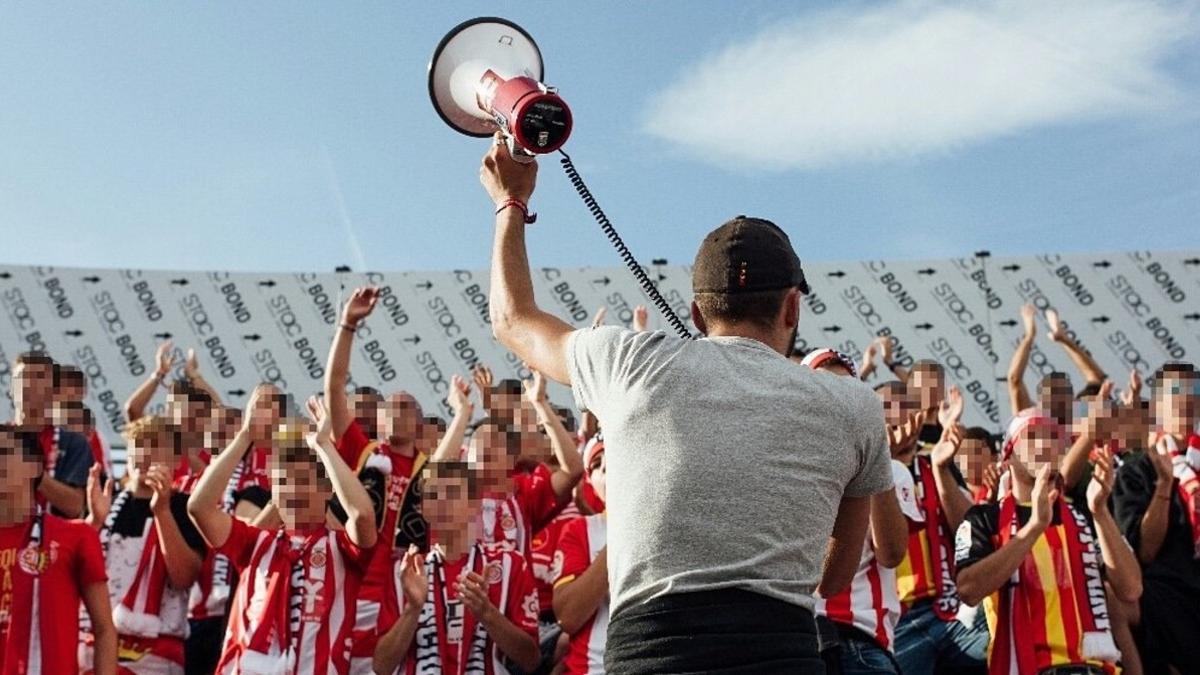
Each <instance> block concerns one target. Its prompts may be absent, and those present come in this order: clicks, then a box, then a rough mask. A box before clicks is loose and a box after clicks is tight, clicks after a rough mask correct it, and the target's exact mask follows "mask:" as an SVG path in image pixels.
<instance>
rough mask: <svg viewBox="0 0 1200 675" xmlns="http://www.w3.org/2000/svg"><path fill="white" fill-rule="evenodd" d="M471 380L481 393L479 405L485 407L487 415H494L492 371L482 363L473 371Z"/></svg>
mask: <svg viewBox="0 0 1200 675" xmlns="http://www.w3.org/2000/svg"><path fill="white" fill-rule="evenodd" d="M451 379H453V378H451ZM471 379H472V380H474V381H475V389H477V390H478V391H479V403H480V404H481V405H483V409H484V411H485V414H488V415H490V414H492V383H493V382H494V380H493V377H492V369H491V368H488V367H487V366H485V365H483V364H482V363H481V364H479V365H477V366H475V369H474V370H472V371H471Z"/></svg>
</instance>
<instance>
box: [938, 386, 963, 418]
mask: <svg viewBox="0 0 1200 675" xmlns="http://www.w3.org/2000/svg"><path fill="white" fill-rule="evenodd" d="M962 414H963V396H962V390H961V389H959V388H958V385H952V386H951V387H950V390H949V391H948V392H946V397H945V398H943V399H942V403H941V405H940V406H938V424H941V425H942V429H949V428H950V427H953V426H955V425H957V424H958V422H959V420H961V419H962Z"/></svg>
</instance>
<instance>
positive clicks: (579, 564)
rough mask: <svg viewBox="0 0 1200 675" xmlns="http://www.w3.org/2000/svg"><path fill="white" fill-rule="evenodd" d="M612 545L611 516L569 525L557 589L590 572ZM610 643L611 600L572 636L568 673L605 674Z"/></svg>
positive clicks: (559, 554) (566, 662)
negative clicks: (606, 656) (609, 544)
mask: <svg viewBox="0 0 1200 675" xmlns="http://www.w3.org/2000/svg"><path fill="white" fill-rule="evenodd" d="M607 544H608V517H607V516H606V515H605V514H603V513H601V514H597V515H594V516H584V517H582V518H577V519H576V520H572V521H571V522H569V523H567V524H566V526H564V527H563V532H562V536H561V537H560V538H559V540H558V552H557V553H555V558H556V560H555V566H557V567H560V568H561V569H562V574H561V575H559V577H558V581H556V582H555V584H554V588H555V589H556V590H557V589H559V588H562V587H563V586H565V585H566V584H569V583H571V582H572V581H574V580H575V578H576V577H578V576H579V575H581V574H583V573H584V572H586V571H587V568H588V567H590V566H591V564H592V562H593V561H594V560H595V559H596V556H598V555H600V551H602V550H604V547H605V546H606V545H607ZM607 640H608V601H607V600H605V601H604V603H603V604H601V605H600V607H599V609H597V610H596V614H595V616H593V617H592V620H591V621H588V622H587V624H586V625H584V627H583V628H582V629H580V630H578V631H576V632H575V634H574V635H572V636H571V644H570V646H569V647H568V648H567V656H566V658H565V659H563V667H564V668H565V670H564V672H565V673H568V674H569V675H604V643H605V642H606V641H607Z"/></svg>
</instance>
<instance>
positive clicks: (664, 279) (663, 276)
mask: <svg viewBox="0 0 1200 675" xmlns="http://www.w3.org/2000/svg"><path fill="white" fill-rule="evenodd" d="M658 280H659V281H666V280H667V275H665V274H663V273H662V272H659V273H658Z"/></svg>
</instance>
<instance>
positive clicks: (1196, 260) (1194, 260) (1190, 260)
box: [1183, 258, 1200, 266]
mask: <svg viewBox="0 0 1200 675" xmlns="http://www.w3.org/2000/svg"><path fill="white" fill-rule="evenodd" d="M1183 264H1184V265H1188V266H1191V265H1200V258H1188V259H1187V260H1184V261H1183Z"/></svg>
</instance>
